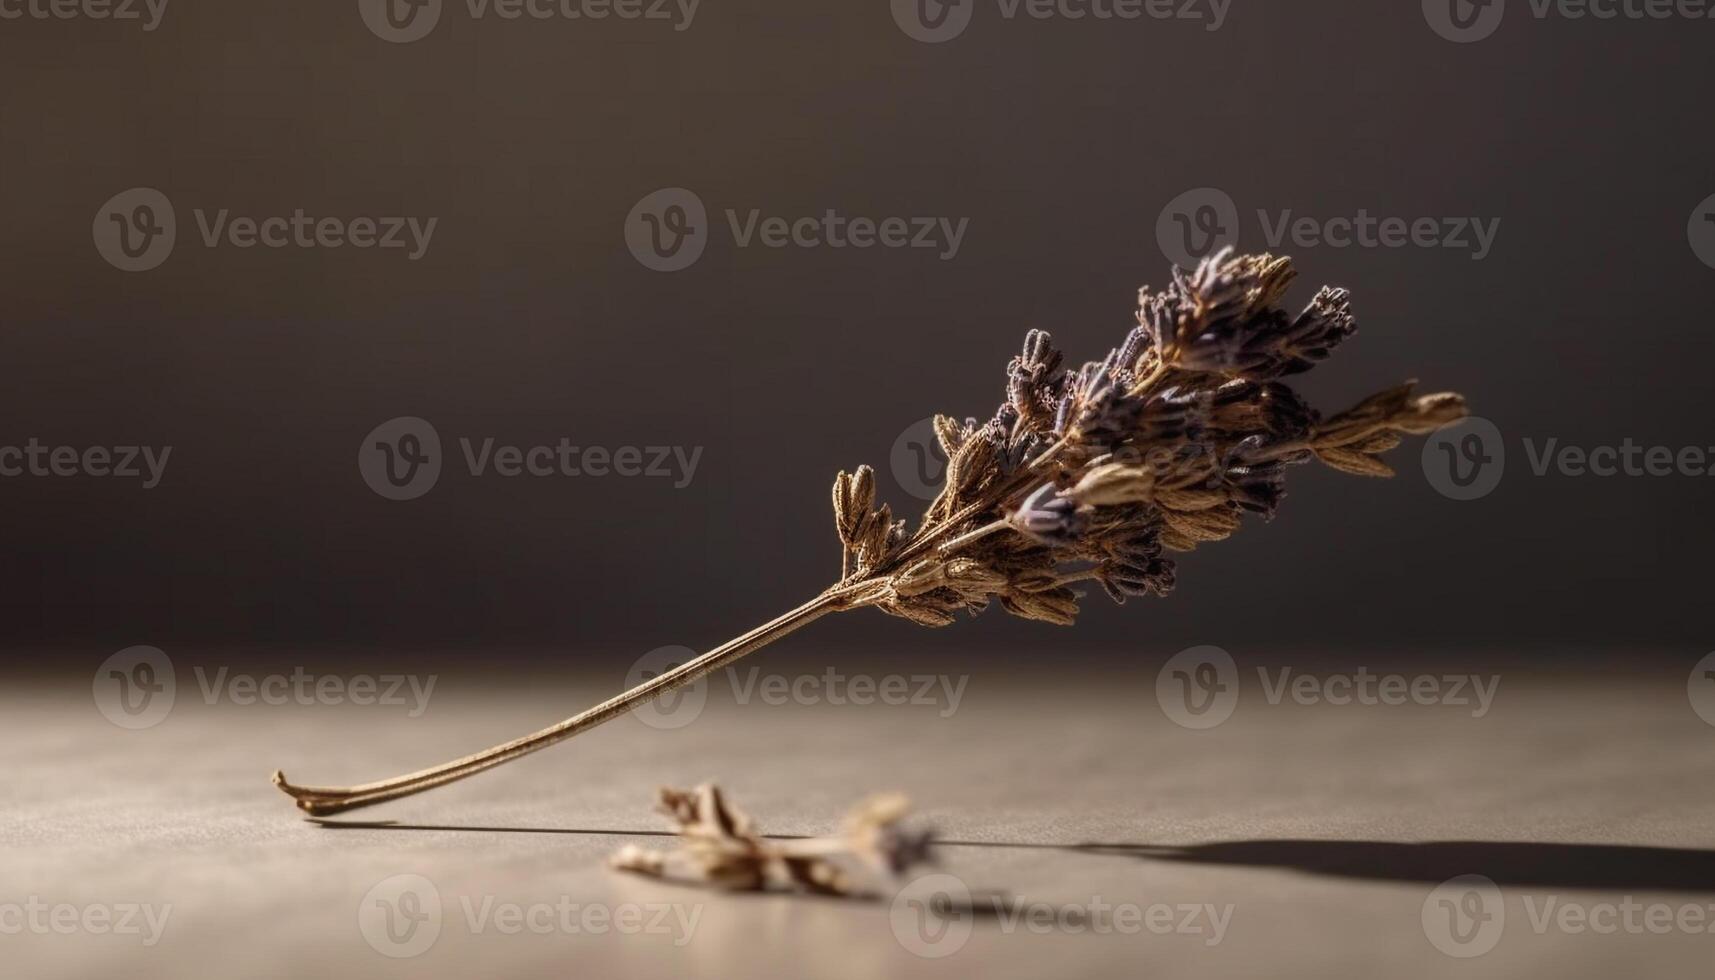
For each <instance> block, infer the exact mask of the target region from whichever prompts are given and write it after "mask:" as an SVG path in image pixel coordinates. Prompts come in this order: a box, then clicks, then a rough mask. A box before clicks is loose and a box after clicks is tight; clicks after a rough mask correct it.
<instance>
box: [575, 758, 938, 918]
mask: <svg viewBox="0 0 1715 980" xmlns="http://www.w3.org/2000/svg"><path fill="white" fill-rule="evenodd" d="M657 809H659V810H660V811H661V812H662V813H665V814H667V816H669V817H670V818H672V820H673V822H674V823H676V824H677V825H678V829H679V836H680V839H681V840H680V846H679V848H678V850H674V851H654V850H649V849H647V848H642V847H638V846H637V845H635V844H628V845H626V846H625V847H624V848H622V849H620V851H619V852H618V853H617V854H615V855H614V856H613V857H612V858H611V859H610V860H609V862H608V863H609V865H610V866H612V867H614V868H617V869H619V870H621V871H633V872H636V873H638V874H645V875H649V876H651V877H655V878H668V879H674V880H679V881H688V882H697V883H701V884H707V885H711V886H713V887H716V888H725V889H729V890H732V891H764V890H770V889H775V890H780V889H787V890H793V889H795V890H802V891H806V892H813V893H816V894H820V895H844V896H860V895H868V894H870V893H869V892H868V891H867V890H865V888H864V887H863V884H864V883H863V881H862V879H860V878H859V877H858V876H855V875H853V874H852V872H851V869H850V867H849V866H850V865H851V864H854V863H855V864H857V865H861V866H863V867H866V868H868V869H869V870H870V871H872V872H875V873H877V874H881V873H885V874H891V875H898V874H902V873H904V872H905V871H906V870H908V869H910V868H911V867H913V866H915V865H918V864H923V863H927V862H929V861H931V860H932V858H931V855H930V849H929V841H930V835H929V832H928V831H926V830H919V831H912V830H907V829H905V828H904V827H902V826H901V822H902V821H903V820H904V818H905V815H906V812H907V811H908V810H909V809H910V806H909V804H908V803H907V801H906V799H905V798H904V797H903V796H898V795H887V796H877V797H872V798H871V799H869V800H866V801H865V802H864V803H862V804H860V805H859V806H858V807H857V808H856V809H854V810H853V811H852V812H851V814H850V815H849V816H848V817H847V818H846V823H845V827H844V829H843V831H842V832H841V833H840V834H839V835H837V836H833V837H807V838H801V839H786V840H780V839H770V838H767V837H763V836H762V835H761V834H760V833H759V832H758V831H757V829H756V826H755V824H754V823H752V822H751V820H750V818H749V817H748V816H746V815H745V814H744V813H742V812H741V811H739V810H738V809H737V808H736V807H734V806H733V805H732V804H731V803H729V802H727V799H726V796H725V794H723V793H722V792H721V791H720V788H719V787H717V786H715V785H714V784H712V783H704V784H703V785H701V786H698V787H697V788H696V789H694V790H689V791H686V790H678V789H670V788H667V787H663V788H662V789H661V800H660V803H659V805H658V807H657Z"/></svg>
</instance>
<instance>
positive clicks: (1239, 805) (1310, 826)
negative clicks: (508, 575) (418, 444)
mask: <svg viewBox="0 0 1715 980" xmlns="http://www.w3.org/2000/svg"><path fill="white" fill-rule="evenodd" d="M809 654H810V656H811V657H812V658H813V657H814V655H815V651H814V649H811V650H810V651H809ZM1413 663H1414V664H1415V666H1408V667H1402V668H1398V669H1390V668H1381V667H1378V668H1366V669H1365V671H1363V673H1361V674H1360V673H1358V672H1357V671H1355V670H1353V669H1349V665H1348V667H1347V668H1341V670H1338V671H1336V670H1316V669H1300V670H1296V671H1294V672H1293V673H1292V674H1291V675H1288V676H1283V675H1281V674H1279V672H1278V668H1267V667H1264V668H1262V669H1261V672H1260V673H1259V669H1258V668H1256V667H1254V666H1248V665H1240V666H1239V667H1238V668H1236V673H1233V674H1231V675H1226V676H1230V677H1231V678H1232V679H1234V680H1236V681H1237V683H1236V684H1234V685H1232V686H1233V687H1234V688H1235V689H1236V694H1237V699H1236V701H1227V702H1224V703H1219V704H1214V708H1213V712H1214V715H1221V716H1225V713H1226V711H1227V710H1229V709H1231V714H1230V716H1226V717H1224V720H1220V722H1219V723H1218V724H1214V725H1212V727H1204V728H1200V729H1199V728H1193V727H1187V725H1204V724H1207V723H1208V722H1209V721H1210V720H1211V718H1213V715H1211V714H1210V713H1209V712H1210V704H1211V703H1212V702H1204V703H1200V704H1197V705H1196V706H1195V707H1196V708H1199V709H1202V711H1203V713H1202V714H1188V713H1187V712H1186V710H1184V709H1185V705H1184V704H1181V705H1179V706H1178V707H1174V706H1173V705H1172V704H1171V703H1170V702H1171V701H1172V698H1173V694H1172V691H1173V685H1174V684H1175V683H1178V681H1177V679H1176V678H1175V677H1174V676H1173V675H1172V674H1171V673H1170V672H1165V673H1161V674H1158V673H1157V668H1159V667H1160V664H1153V665H1148V666H1139V667H1137V668H1135V669H1124V670H1118V671H1108V672H1106V673H1103V674H1100V675H1097V676H1091V675H1090V674H1089V672H1086V673H1085V674H1084V675H1082V676H1080V677H1077V678H1064V677H1057V676H1056V675H1055V674H1054V673H1052V672H1050V671H1046V670H1038V671H1032V672H1028V673H1026V672H1019V671H1010V672H1009V671H994V672H984V671H981V670H980V669H978V670H973V671H972V672H971V673H968V674H954V673H948V674H945V675H939V676H935V677H930V678H926V679H921V680H920V679H917V678H915V677H913V676H911V675H910V674H909V673H903V674H901V675H900V677H901V678H902V680H901V681H899V682H894V681H891V680H889V679H888V678H887V677H886V676H879V677H875V678H873V680H874V681H875V685H874V687H873V688H869V687H866V686H865V685H864V684H863V683H862V682H857V683H855V684H854V681H855V680H856V679H855V678H854V677H832V678H830V677H829V676H827V675H811V674H808V673H803V672H798V669H797V668H794V669H793V671H789V672H788V674H787V675H784V676H783V677H782V675H778V674H771V673H770V668H768V667H766V666H765V667H764V669H763V670H762V671H761V672H760V673H759V674H755V675H751V674H747V673H744V672H742V671H741V672H740V673H738V674H735V675H731V676H729V677H725V678H722V677H719V676H718V675H717V678H716V679H715V680H714V681H713V682H712V683H711V684H710V686H709V687H708V688H707V689H706V692H705V694H703V695H698V696H696V697H695V698H692V699H690V700H685V701H681V702H677V703H675V705H674V708H673V712H668V713H666V714H661V715H656V716H653V717H652V718H650V719H649V721H648V722H645V721H644V720H641V719H639V718H638V717H634V716H627V717H622V718H620V719H618V720H616V721H615V722H613V723H612V724H609V725H607V726H606V727H603V728H601V729H598V730H595V731H592V732H590V733H588V734H586V735H584V736H581V737H579V738H578V739H576V740H574V741H573V742H571V743H568V744H565V745H561V746H556V747H554V748H552V749H550V750H548V751H546V752H543V753H540V754H538V755H535V756H532V757H530V758H529V759H526V760H522V761H520V762H517V763H514V764H511V765H508V766H504V767H501V768H499V769H496V770H493V771H491V772H488V773H485V774H483V775H481V776H479V777H476V778H474V779H471V780H468V781H466V782H463V783H460V784H458V785H456V786H451V787H447V788H444V789H441V790H437V791H436V792H433V793H430V794H425V795H423V796H419V797H416V798H413V799H410V800H406V801H400V802H396V803H392V804H388V805H386V806H382V807H376V808H373V809H370V810H365V811H362V812H359V813H354V814H350V815H341V816H338V817H334V818H331V819H332V821H333V822H334V823H336V824H347V825H348V826H343V827H339V826H333V827H327V826H318V825H317V824H315V823H312V822H309V821H306V820H304V819H302V817H301V815H300V814H298V813H297V812H296V811H295V810H294V809H293V808H292V807H291V806H290V805H289V801H288V800H286V798H284V797H283V796H281V795H279V794H278V793H277V792H276V791H275V790H274V789H273V788H272V787H271V786H270V785H269V783H268V776H269V774H270V773H271V772H272V771H273V770H274V769H275V768H277V767H278V768H283V769H285V770H286V771H287V773H288V774H289V775H291V776H292V777H293V778H294V779H295V780H299V781H305V782H312V783H317V784H338V783H342V782H347V781H363V780H368V779H374V778H379V777H383V776H388V775H393V774H395V773H398V772H403V771H406V770H409V769H414V768H417V767H420V766H423V765H428V764H432V763H436V762H440V761H443V760H444V759H446V758H451V757H453V756H456V755H461V754H464V753H466V752H469V751H472V750H474V749H478V748H482V747H485V746H487V745H489V744H493V743H495V742H498V741H502V740H505V739H508V738H511V737H514V736H517V735H520V734H523V733H525V732H526V731H529V730H532V729H534V728H537V727H540V726H542V725H545V724H548V723H551V722H553V721H557V720H559V719H560V718H561V717H563V716H565V715H567V714H570V713H572V712H573V711H575V710H577V709H578V708H580V707H583V706H585V705H586V704H589V703H593V702H594V701H595V700H598V699H599V698H600V697H602V696H605V695H606V694H608V693H610V692H611V689H612V685H611V684H609V683H606V681H607V680H611V678H608V679H600V678H594V677H590V676H577V675H569V674H560V673H553V672H537V673H531V672H524V673H525V674H526V675H527V676H519V672H517V671H513V672H511V673H510V674H509V675H508V676H507V677H506V678H504V679H496V678H495V677H493V676H487V677H482V678H474V677H465V676H464V675H462V674H460V673H458V672H456V671H455V672H449V673H447V674H442V675H436V676H435V678H434V680H435V686H434V687H433V688H432V689H426V688H425V687H424V685H423V684H419V686H418V688H417V689H415V693H413V689H412V688H411V687H410V686H409V684H404V685H402V686H401V688H400V689H399V690H398V691H396V692H394V693H395V695H396V696H395V697H394V698H392V699H388V698H386V697H383V696H382V695H385V693H386V689H387V687H388V686H389V682H388V680H387V678H386V677H385V676H378V677H377V678H376V679H377V681H378V684H379V691H378V694H377V695H376V696H374V697H373V698H372V699H373V700H377V701H382V702H386V703H377V704H352V703H350V700H351V699H350V698H349V697H346V698H342V699H341V700H342V703H339V704H334V703H331V701H332V700H333V697H332V694H333V693H339V692H340V691H343V692H346V693H349V694H351V695H358V694H362V693H364V689H363V688H362V687H361V686H359V685H356V684H349V685H348V686H346V687H344V688H338V689H337V690H336V689H335V688H327V689H324V692H323V694H322V695H321V696H320V698H319V701H318V699H317V696H315V695H313V694H312V695H309V696H300V695H302V693H303V691H305V690H309V691H312V692H313V691H314V685H313V684H309V685H302V684H301V685H298V687H297V688H296V689H295V690H294V689H293V688H292V687H290V686H289V683H277V684H275V685H274V686H273V687H269V686H268V685H267V684H262V685H260V686H259V688H260V690H261V691H262V692H264V693H265V694H268V695H269V696H268V697H262V696H259V695H257V696H253V695H254V692H251V691H249V689H248V688H247V687H246V686H245V685H244V683H243V682H242V681H241V680H240V681H235V679H234V677H233V675H232V674H230V673H229V674H228V675H226V676H221V675H219V674H218V672H211V671H201V670H198V669H196V668H187V667H186V665H185V664H182V663H181V664H180V665H179V670H178V676H177V681H176V685H177V686H176V699H175V701H174V703H173V706H172V708H171V710H170V712H169V713H167V714H166V715H165V716H164V717H163V718H161V719H159V721H158V723H156V724H152V725H150V726H149V727H146V728H141V729H138V730H127V729H124V728H121V727H120V726H118V725H116V724H113V723H111V722H110V721H109V720H108V719H107V718H106V717H104V715H103V713H102V712H101V711H100V710H98V707H99V699H100V693H99V690H100V689H99V680H98V683H97V685H96V697H95V698H94V699H92V688H91V682H90V680H89V677H88V675H87V674H85V675H82V676H80V677H72V678H68V679H66V680H64V681H58V680H48V679H43V680H37V681H34V682H28V683H20V684H13V685H10V686H9V687H8V689H7V690H5V691H4V692H0V727H3V729H4V731H5V732H6V734H7V739H6V741H7V760H8V761H7V766H6V775H7V778H6V781H5V786H4V788H3V789H0V800H3V803H0V811H3V812H4V814H5V819H4V820H3V821H0V848H3V850H0V853H3V854H4V862H3V863H4V871H5V874H4V887H3V889H0V950H3V951H4V959H6V960H8V961H10V962H11V963H12V964H13V965H14V967H16V968H17V969H18V972H12V971H7V972H9V973H11V975H15V976H28V977H34V978H53V977H78V976H95V975H120V973H121V971H123V974H122V975H125V976H129V977H134V978H150V977H174V978H177V977H184V976H194V975H219V976H223V977H305V976H320V977H346V976H352V977H358V976H361V977H392V976H400V977H403V976H416V977H424V976H441V975H446V976H459V977H468V976H478V975H491V976H498V975H505V976H510V977H536V976H540V977H560V976H565V975H567V973H568V972H569V971H571V970H578V971H587V975H590V976H603V977H614V976H627V977H630V976H636V977H675V978H683V977H686V976H697V977H702V976H707V977H735V976H798V977H842V978H843V977H876V978H881V977H901V976H906V977H914V976H930V975H947V976H953V975H956V976H984V977H990V976H999V977H1010V976H1017V977H1032V978H1037V977H1041V976H1044V975H1048V974H1050V973H1052V974H1053V975H1071V976H1111V975H1126V976H1142V975H1147V976H1153V977H1165V976H1199V977H1207V976H1257V975H1263V974H1266V975H1270V976H1277V977H1299V976H1302V977H1317V978H1326V977H1329V976H1343V975H1358V974H1360V973H1361V975H1364V976H1389V977H1407V976H1452V975H1459V976H1479V977H1481V976H1507V975H1536V976H1555V977H1559V978H1563V980H1570V978H1578V977H1592V978H1595V977H1601V978H1604V980H1606V978H1610V977H1613V976H1616V975H1620V973H1621V971H1622V970H1624V971H1628V972H1632V973H1636V974H1638V975H1657V976H1669V975H1685V976H1691V975H1703V974H1705V973H1706V972H1707V970H1708V965H1709V963H1710V962H1711V961H1712V960H1711V958H1712V956H1715V934H1712V933H1711V932H1710V930H1711V929H1715V822H1712V821H1711V820H1710V819H1709V814H1710V812H1711V804H1712V803H1715V751H1712V750H1715V727H1712V725H1711V724H1710V723H1706V722H1705V721H1704V720H1703V719H1702V718H1701V717H1700V716H1699V714H1698V712H1697V710H1696V708H1697V707H1698V703H1699V702H1698V697H1699V696H1698V693H1697V691H1696V690H1695V686H1694V685H1693V687H1692V688H1691V689H1690V690H1689V692H1688V686H1687V685H1688V681H1687V673H1686V671H1687V670H1688V669H1689V668H1690V666H1691V665H1690V663H1684V664H1680V663H1677V662H1676V661H1672V660H1668V661H1662V662H1653V661H1652V662H1650V663H1648V664H1645V665H1641V666H1638V667H1636V668H1610V669H1605V670H1600V671H1594V672H1590V671H1579V670H1564V671H1544V670H1540V669H1536V670H1507V669H1502V670H1499V671H1496V672H1494V673H1493V674H1490V675H1484V674H1483V673H1482V672H1481V671H1473V672H1472V673H1474V674H1475V675H1476V676H1475V677H1474V678H1468V679H1466V680H1465V681H1459V680H1458V676H1459V672H1460V669H1461V668H1460V667H1459V666H1449V665H1451V664H1452V663H1453V662H1452V661H1450V660H1443V659H1440V658H1431V657H1423V658H1418V659H1417V660H1415V661H1413ZM1171 666H1172V665H1171V664H1170V665H1169V667H1171ZM1366 675H1367V676H1368V678H1369V679H1368V680H1366V679H1365V676H1366ZM1186 676H1189V677H1194V676H1195V674H1194V672H1193V673H1191V674H1187V675H1186ZM1390 676H1397V677H1400V678H1401V679H1400V680H1399V681H1397V682H1388V681H1387V678H1388V677H1390ZM801 677H813V679H812V680H806V681H801V682H800V683H798V685H797V687H796V688H794V687H793V686H792V684H793V681H794V680H796V679H798V678H801ZM1305 677H1308V678H1309V680H1306V681H1303V682H1302V683H1300V680H1299V679H1300V678H1305ZM1425 677H1428V678H1433V679H1434V685H1433V686H1434V689H1433V691H1431V687H1427V686H1419V687H1417V688H1413V687H1412V686H1411V685H1412V683H1413V682H1416V683H1417V684H1419V685H1424V684H1428V683H1429V682H1428V681H1424V680H1422V678H1425ZM1341 678H1343V680H1342V679H1341ZM1158 680H1160V681H1161V682H1162V683H1161V685H1158V683H1157V681H1158ZM289 681H290V678H287V682H289ZM842 681H843V683H842ZM337 683H339V682H336V684H337ZM1390 683H1392V686H1390ZM1455 684H1458V686H1459V687H1460V688H1461V691H1458V692H1456V691H1454V690H1453V688H1454V686H1455ZM1366 690H1367V691H1368V692H1369V696H1367V697H1366V696H1364V694H1363V692H1365V691H1366ZM1413 690H1415V691H1417V692H1419V693H1421V694H1425V695H1427V696H1426V697H1424V698H1423V699H1422V700H1423V703H1418V702H1417V701H1415V700H1413V695H1412V694H1411V693H1409V692H1412V691H1413ZM866 691H869V692H871V693H869V694H868V695H867V696H866V693H865V692H866ZM1402 691H1403V692H1407V693H1406V694H1405V695H1404V696H1403V701H1404V703H1387V698H1384V697H1383V695H1386V694H1389V693H1390V692H1391V695H1399V694H1400V692H1402ZM883 692H886V694H885V696H884V694H883ZM1479 692H1485V693H1482V694H1479ZM425 695H426V696H425ZM1158 695H1159V696H1158ZM1391 695H1390V696H1391ZM414 698H415V699H416V700H413V699H414ZM361 699H362V698H360V700H361ZM269 700H273V701H277V702H281V703H268V701H269ZM864 700H868V701H870V702H874V703H867V704H864V703H854V702H861V701H864ZM1393 700H1396V701H1398V700H1401V698H1400V697H1393ZM250 702H254V703H250ZM1164 705H1166V706H1167V707H1164ZM419 709H421V710H419ZM674 712H677V714H675V713H674ZM687 712H688V713H689V715H691V716H693V717H690V718H689V719H687V718H686V713H687ZM413 715H414V716H413ZM1176 718H1177V719H1178V720H1175V719H1176ZM1216 720H1219V719H1216ZM681 721H688V723H683V724H676V723H678V722H681ZM1181 721H1184V722H1186V723H1187V724H1181V723H1180V722H1181ZM675 725H676V727H675ZM709 779H713V780H717V781H719V782H720V783H721V784H722V785H723V786H724V787H725V788H726V789H727V791H728V792H729V793H730V794H731V797H732V798H733V800H734V801H735V802H736V803H737V805H738V806H740V807H741V808H742V809H744V810H746V811H748V812H749V813H750V814H751V815H752V816H753V817H754V818H755V819H756V820H757V821H758V822H759V823H760V824H761V826H762V829H763V830H764V831H766V832H770V833H777V834H783V835H784V834H821V833H828V832H831V831H832V830H834V829H835V828H836V827H837V826H838V824H839V822H840V819H841V817H842V815H843V813H844V812H845V810H846V809H847V808H848V807H849V806H850V805H851V804H853V803H854V802H856V801H857V800H859V799H861V798H862V797H864V796H866V795H868V794H870V793H873V792H877V791H884V790H899V791H903V792H905V793H907V794H909V795H910V797H911V798H912V799H913V801H914V802H915V804H916V807H917V813H918V815H919V817H920V819H921V820H922V821H923V822H924V823H925V824H927V825H931V826H933V827H934V828H935V831H936V835H937V838H938V839H940V840H941V841H944V842H946V843H943V844H942V845H941V846H940V857H941V860H940V864H939V866H938V867H936V868H932V869H926V870H927V873H931V874H936V875H942V876H945V877H938V878H934V879H922V880H918V879H913V880H911V881H909V882H906V883H904V885H903V890H897V891H896V889H899V888H900V887H901V886H900V885H899V884H897V883H895V884H886V883H882V884H883V885H885V888H886V891H884V892H883V893H882V895H881V897H879V898H876V899H874V900H869V901H861V900H838V899H826V898H811V897H803V896H795V895H775V894H769V895H757V894H728V893H721V892H716V891H710V890H706V889H702V888H696V887H686V886H681V885H676V884H672V883H668V882H662V881H656V880H650V879H645V878H641V877H637V876H633V875H627V874H623V873H619V872H615V871H611V870H608V869H607V867H606V866H605V863H606V859H607V857H608V856H609V855H610V854H612V853H613V852H614V851H616V850H617V849H619V848H620V847H622V846H624V845H626V844H639V845H642V846H650V847H668V846H671V844H672V843H673V841H672V839H671V838H670V837H665V836H661V832H662V831H663V830H665V829H666V826H667V825H666V823H665V821H664V819H663V818H662V817H661V816H660V815H659V814H657V813H655V812H653V810H652V803H653V799H654V794H655V790H656V787H658V786H660V785H663V784H667V785H677V786H687V787H688V786H691V785H694V784H696V783H698V782H701V781H704V780H709ZM380 821H386V822H387V823H386V824H384V825H381V826H376V825H375V824H376V822H380ZM1472 875H1475V876H1482V877H1481V878H1466V877H1463V876H1472ZM1453 879H1459V880H1458V881H1453ZM407 893H409V894H407ZM895 895H897V899H895ZM121 926H125V928H121Z"/></svg>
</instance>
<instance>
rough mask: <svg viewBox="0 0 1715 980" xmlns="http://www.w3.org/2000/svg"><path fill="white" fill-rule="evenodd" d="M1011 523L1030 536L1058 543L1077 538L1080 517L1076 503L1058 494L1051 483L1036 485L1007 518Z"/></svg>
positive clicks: (1065, 542)
mask: <svg viewBox="0 0 1715 980" xmlns="http://www.w3.org/2000/svg"><path fill="white" fill-rule="evenodd" d="M1007 520H1008V521H1010V522H1011V524H1012V526H1013V527H1015V528H1017V529H1018V530H1019V531H1021V532H1023V533H1024V534H1026V535H1029V536H1030V537H1031V538H1033V539H1034V540H1036V541H1038V542H1040V543H1042V544H1045V545H1049V546H1051V547H1061V546H1064V545H1066V544H1070V543H1071V542H1073V541H1075V540H1077V537H1078V532H1079V531H1080V530H1081V529H1082V525H1083V521H1082V520H1080V519H1079V517H1078V503H1077V501H1075V500H1073V499H1072V498H1070V497H1066V496H1062V495H1061V493H1060V489H1059V488H1058V487H1056V486H1055V485H1054V484H1052V483H1044V484H1043V485H1042V486H1040V487H1037V488H1036V490H1035V491H1034V492H1033V493H1031V495H1030V496H1028V497H1026V498H1025V499H1024V503H1022V504H1020V505H1019V507H1018V509H1017V510H1016V511H1013V512H1012V513H1011V514H1010V515H1008V518H1007Z"/></svg>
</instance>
